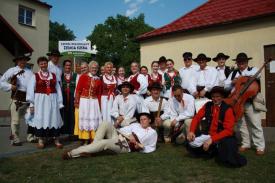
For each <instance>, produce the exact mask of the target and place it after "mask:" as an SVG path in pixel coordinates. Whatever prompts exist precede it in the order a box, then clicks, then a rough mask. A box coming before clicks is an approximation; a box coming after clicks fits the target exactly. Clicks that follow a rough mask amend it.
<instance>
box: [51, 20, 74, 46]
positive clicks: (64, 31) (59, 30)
mask: <svg viewBox="0 0 275 183" xmlns="http://www.w3.org/2000/svg"><path fill="white" fill-rule="evenodd" d="M74 39H75V35H74V33H73V31H72V30H70V29H68V28H67V27H66V25H64V24H59V23H58V22H52V21H50V32H49V50H52V49H54V48H56V49H57V48H58V41H71V40H74Z"/></svg>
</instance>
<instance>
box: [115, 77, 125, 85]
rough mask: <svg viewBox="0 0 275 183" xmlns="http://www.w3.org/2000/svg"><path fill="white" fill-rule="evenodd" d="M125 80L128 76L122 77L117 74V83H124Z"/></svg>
mask: <svg viewBox="0 0 275 183" xmlns="http://www.w3.org/2000/svg"><path fill="white" fill-rule="evenodd" d="M124 81H126V78H121V77H119V76H117V85H120V84H122V83H123V82H124Z"/></svg>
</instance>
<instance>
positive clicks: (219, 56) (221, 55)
mask: <svg viewBox="0 0 275 183" xmlns="http://www.w3.org/2000/svg"><path fill="white" fill-rule="evenodd" d="M228 58H229V56H228V55H225V54H224V53H218V55H217V56H216V57H215V58H213V59H212V60H214V61H215V62H216V61H218V60H219V59H225V60H227V59H228Z"/></svg>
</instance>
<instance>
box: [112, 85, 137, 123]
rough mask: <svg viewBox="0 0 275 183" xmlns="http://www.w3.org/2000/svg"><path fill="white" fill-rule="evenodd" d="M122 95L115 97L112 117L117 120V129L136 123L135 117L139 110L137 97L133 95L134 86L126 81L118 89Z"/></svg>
mask: <svg viewBox="0 0 275 183" xmlns="http://www.w3.org/2000/svg"><path fill="white" fill-rule="evenodd" d="M117 88H118V90H119V91H120V95H117V96H116V97H115V100H114V103H113V107H112V110H111V116H112V117H113V118H114V119H115V120H114V121H115V123H114V126H115V127H124V126H128V125H130V123H134V122H136V121H137V120H136V118H135V117H134V115H135V112H136V110H137V102H136V97H135V96H133V95H132V94H131V93H132V92H133V91H134V86H133V85H132V84H131V83H129V82H128V81H124V82H123V83H122V84H120V85H119V86H118V87H117Z"/></svg>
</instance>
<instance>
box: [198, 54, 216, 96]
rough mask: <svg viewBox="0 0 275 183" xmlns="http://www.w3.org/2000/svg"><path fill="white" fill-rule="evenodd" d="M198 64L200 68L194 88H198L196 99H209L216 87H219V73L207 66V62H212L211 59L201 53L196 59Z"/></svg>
mask: <svg viewBox="0 0 275 183" xmlns="http://www.w3.org/2000/svg"><path fill="white" fill-rule="evenodd" d="M194 61H195V62H197V63H198V65H199V66H200V68H199V69H198V70H197V72H196V75H195V77H196V79H195V83H193V85H194V86H196V92H195V93H194V94H193V95H194V96H195V98H199V97H209V92H210V91H211V89H212V88H213V87H214V86H217V85H218V72H217V70H216V69H215V68H214V67H210V66H208V65H207V62H210V61H211V58H209V57H207V56H206V55H205V54H203V53H201V54H199V55H198V56H197V58H195V59H194Z"/></svg>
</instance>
